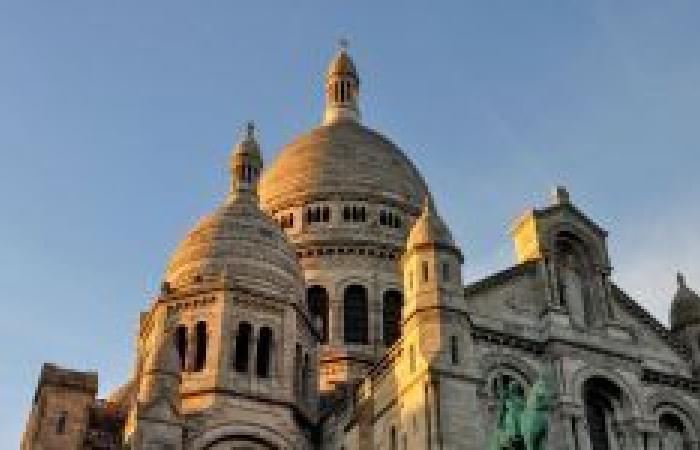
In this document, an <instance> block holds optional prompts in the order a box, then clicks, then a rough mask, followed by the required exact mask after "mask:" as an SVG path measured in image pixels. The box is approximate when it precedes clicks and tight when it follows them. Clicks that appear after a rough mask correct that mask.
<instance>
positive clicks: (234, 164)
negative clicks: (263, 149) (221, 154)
mask: <svg viewBox="0 0 700 450" xmlns="http://www.w3.org/2000/svg"><path fill="white" fill-rule="evenodd" d="M262 167H263V163H262V156H261V154H260V146H259V145H258V142H257V140H256V139H255V124H254V123H253V122H248V124H247V125H246V131H245V136H244V137H243V139H242V140H241V141H240V142H239V143H238V144H236V146H235V147H234V148H233V151H232V154H231V195H232V196H234V197H238V196H240V194H242V193H253V194H255V195H254V196H257V190H258V180H259V179H260V172H261V170H262Z"/></svg>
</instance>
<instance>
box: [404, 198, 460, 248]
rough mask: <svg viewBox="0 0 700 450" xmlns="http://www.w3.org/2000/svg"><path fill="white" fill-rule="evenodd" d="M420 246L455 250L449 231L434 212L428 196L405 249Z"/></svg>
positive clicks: (455, 246)
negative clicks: (435, 246) (434, 246)
mask: <svg viewBox="0 0 700 450" xmlns="http://www.w3.org/2000/svg"><path fill="white" fill-rule="evenodd" d="M421 245H437V246H442V247H451V248H454V249H457V245H456V244H455V242H454V239H452V233H450V229H449V228H447V225H445V222H444V221H443V220H442V218H441V217H440V216H439V215H438V213H437V211H435V207H434V206H433V201H432V199H430V197H429V196H426V198H425V202H424V204H423V210H422V211H421V215H420V217H418V219H417V220H416V223H415V224H413V228H411V232H410V233H409V234H408V240H407V241H406V249H408V250H410V249H412V248H414V247H418V246H421Z"/></svg>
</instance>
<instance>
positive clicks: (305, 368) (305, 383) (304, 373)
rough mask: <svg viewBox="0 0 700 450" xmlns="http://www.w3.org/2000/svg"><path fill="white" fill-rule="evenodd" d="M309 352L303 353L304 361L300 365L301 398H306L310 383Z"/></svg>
mask: <svg viewBox="0 0 700 450" xmlns="http://www.w3.org/2000/svg"><path fill="white" fill-rule="evenodd" d="M309 369H310V366H309V354H308V353H306V354H305V355H304V363H303V365H302V367H301V396H302V398H307V397H308V395H309V385H310V384H311V380H310V379H309V377H310V373H309Z"/></svg>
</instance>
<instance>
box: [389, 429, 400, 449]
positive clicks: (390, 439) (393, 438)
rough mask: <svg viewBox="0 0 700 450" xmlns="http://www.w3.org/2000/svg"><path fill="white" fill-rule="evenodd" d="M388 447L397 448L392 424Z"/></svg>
mask: <svg viewBox="0 0 700 450" xmlns="http://www.w3.org/2000/svg"><path fill="white" fill-rule="evenodd" d="M389 441H390V442H389V449H390V450H398V443H397V441H396V427H395V426H392V427H391V432H390V435H389Z"/></svg>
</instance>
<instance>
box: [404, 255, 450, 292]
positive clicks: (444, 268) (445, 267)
mask: <svg viewBox="0 0 700 450" xmlns="http://www.w3.org/2000/svg"><path fill="white" fill-rule="evenodd" d="M420 271H421V280H422V281H423V282H424V283H425V282H428V281H430V265H429V264H428V261H421V264H420ZM440 271H441V274H440V275H441V276H442V281H444V282H447V281H450V279H451V278H452V276H451V272H452V269H451V268H450V263H448V262H443V263H442V264H441V265H440ZM408 289H409V290H413V271H409V272H408Z"/></svg>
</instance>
